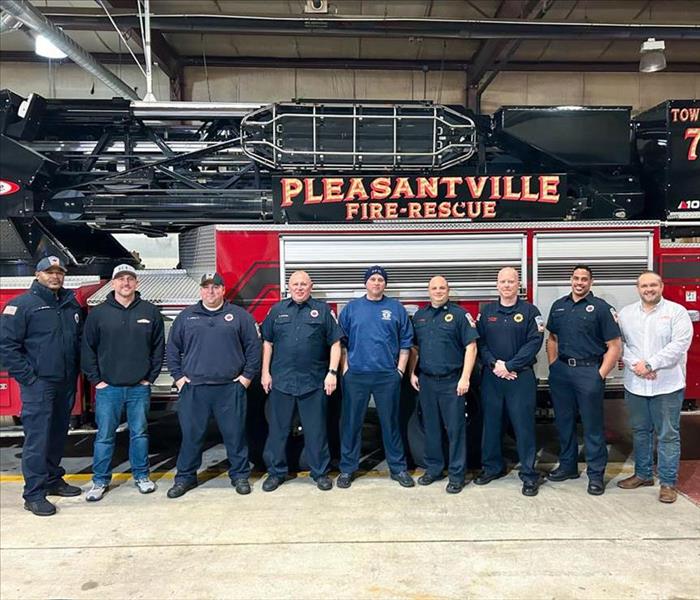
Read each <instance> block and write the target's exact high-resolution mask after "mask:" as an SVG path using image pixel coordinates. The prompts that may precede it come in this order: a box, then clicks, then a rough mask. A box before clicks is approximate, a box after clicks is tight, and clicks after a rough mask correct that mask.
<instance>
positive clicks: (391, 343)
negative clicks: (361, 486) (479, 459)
mask: <svg viewBox="0 0 700 600" xmlns="http://www.w3.org/2000/svg"><path fill="white" fill-rule="evenodd" d="M387 280H388V277H387V273H386V271H385V270H384V268H383V267H380V266H379V265H374V266H372V267H369V268H368V269H367V271H365V289H366V290H367V294H366V295H365V296H363V297H362V298H358V299H357V300H353V301H351V302H350V303H349V304H348V305H347V306H346V307H345V308H344V309H343V311H342V312H341V313H340V319H339V321H340V326H341V327H342V328H343V331H344V332H345V335H346V336H347V337H346V344H347V348H346V349H344V357H345V360H344V363H343V366H344V371H343V410H342V414H341V418H340V452H341V458H340V475H339V477H338V482H337V485H338V487H339V488H349V487H350V485H351V483H352V479H353V475H354V473H355V471H357V469H358V468H359V463H360V447H361V442H362V423H363V421H364V419H365V413H366V412H367V405H368V403H369V397H370V395H372V396H373V397H374V403H375V404H376V406H377V413H378V414H379V421H380V423H381V426H382V440H383V442H384V451H385V453H386V459H387V463H388V464H389V470H390V471H391V478H392V479H393V480H395V481H398V482H399V484H401V485H402V486H403V487H413V486H414V485H415V482H414V481H413V478H412V477H411V476H410V475H409V474H408V471H407V470H406V469H407V466H406V456H405V453H404V448H403V440H402V439H401V431H400V427H399V403H400V397H401V379H402V378H403V374H404V372H405V370H406V364H407V362H408V354H409V351H410V349H411V347H412V346H413V329H412V327H411V321H410V320H409V318H408V314H407V313H406V309H405V308H404V307H403V306H402V305H401V303H400V302H399V301H398V300H395V299H394V298H387V297H386V296H385V295H384V289H385V288H386V284H387Z"/></svg>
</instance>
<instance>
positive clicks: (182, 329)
mask: <svg viewBox="0 0 700 600" xmlns="http://www.w3.org/2000/svg"><path fill="white" fill-rule="evenodd" d="M200 285H201V291H200V295H201V298H202V300H201V302H197V304H194V305H192V306H188V307H187V308H186V309H185V310H183V311H182V312H181V313H180V314H179V315H178V316H177V318H176V319H175V321H174V322H173V327H172V329H171V330H170V337H169V338H168V348H167V359H168V369H169V370H170V374H171V375H172V376H173V379H174V380H175V385H176V386H177V389H178V391H179V393H180V396H179V399H178V407H177V415H178V419H179V421H180V429H181V430H182V445H181V446H180V453H179V454H178V457H177V474H176V475H175V484H174V485H173V487H171V488H170V489H169V490H168V498H179V497H180V496H182V495H183V494H186V493H187V492H188V491H189V490H191V489H192V488H194V487H196V486H197V469H199V467H200V465H201V464H202V446H203V445H204V437H205V435H206V431H207V424H208V422H209V417H210V416H211V415H212V414H213V415H214V418H215V419H216V424H217V425H218V426H219V430H220V431H221V437H222V438H223V440H224V446H226V455H227V457H228V461H229V464H230V468H229V473H228V474H229V477H230V478H231V485H233V486H234V487H235V488H236V492H238V493H239V494H249V493H250V483H249V481H248V476H249V475H250V465H249V464H248V444H247V442H246V437H245V421H246V411H247V397H246V390H247V389H248V386H249V385H250V383H251V381H252V380H253V378H255V376H256V375H258V374H259V373H260V360H261V358H260V351H261V344H260V338H259V336H258V331H257V328H256V324H255V321H254V320H253V317H252V316H251V315H250V314H249V313H248V312H246V311H245V309H243V308H241V307H240V306H236V305H235V304H231V303H230V302H226V300H224V292H225V289H224V280H223V278H222V277H221V275H219V274H218V273H206V274H205V275H203V276H202V279H201V283H200Z"/></svg>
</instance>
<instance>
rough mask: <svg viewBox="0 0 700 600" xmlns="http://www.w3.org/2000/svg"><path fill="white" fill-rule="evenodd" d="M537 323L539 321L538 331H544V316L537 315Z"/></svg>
mask: <svg viewBox="0 0 700 600" xmlns="http://www.w3.org/2000/svg"><path fill="white" fill-rule="evenodd" d="M535 323H537V331H539V332H540V333H544V318H543V317H541V316H540V315H537V316H536V317H535Z"/></svg>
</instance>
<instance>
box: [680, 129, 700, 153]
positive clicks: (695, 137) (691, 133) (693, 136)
mask: <svg viewBox="0 0 700 600" xmlns="http://www.w3.org/2000/svg"><path fill="white" fill-rule="evenodd" d="M683 139H684V140H691V142H690V147H689V148H688V160H697V159H698V142H700V127H690V128H688V129H686V130H685V135H684V136H683Z"/></svg>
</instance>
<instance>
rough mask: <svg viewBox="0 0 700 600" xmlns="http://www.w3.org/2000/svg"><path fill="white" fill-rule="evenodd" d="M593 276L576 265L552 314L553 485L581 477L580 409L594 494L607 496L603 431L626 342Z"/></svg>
mask: <svg viewBox="0 0 700 600" xmlns="http://www.w3.org/2000/svg"><path fill="white" fill-rule="evenodd" d="M592 285H593V273H592V272H591V269H590V267H588V266H586V265H577V266H576V267H574V271H573V274H572V275H571V293H570V294H569V295H567V296H564V297H563V298H559V300H557V301H556V302H555V303H554V304H552V309H551V310H550V312H549V320H548V321H547V329H548V330H549V337H548V338H547V358H548V360H549V390H550V394H551V396H552V404H553V406H554V422H555V424H556V426H557V430H558V432H559V466H558V467H557V468H556V469H555V470H554V471H552V472H551V473H549V475H547V478H548V479H549V480H550V481H565V480H566V479H576V478H578V477H579V476H580V475H579V472H578V441H577V436H576V410H577V408H578V412H579V413H580V414H581V421H582V423H583V442H584V448H585V451H586V462H587V463H588V470H587V474H588V493H589V494H592V495H594V496H600V495H601V494H603V493H604V492H605V479H604V477H605V467H606V465H607V462H608V449H607V447H606V445H605V435H604V432H603V397H604V395H605V378H606V377H607V375H608V373H610V371H612V369H613V368H614V367H615V365H616V364H617V361H618V359H619V358H620V352H621V348H622V343H621V340H620V328H619V327H618V324H617V314H616V313H615V309H614V308H613V307H612V306H610V305H609V304H608V303H607V302H605V300H602V299H601V298H597V297H595V296H594V295H593V292H591V286H592Z"/></svg>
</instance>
